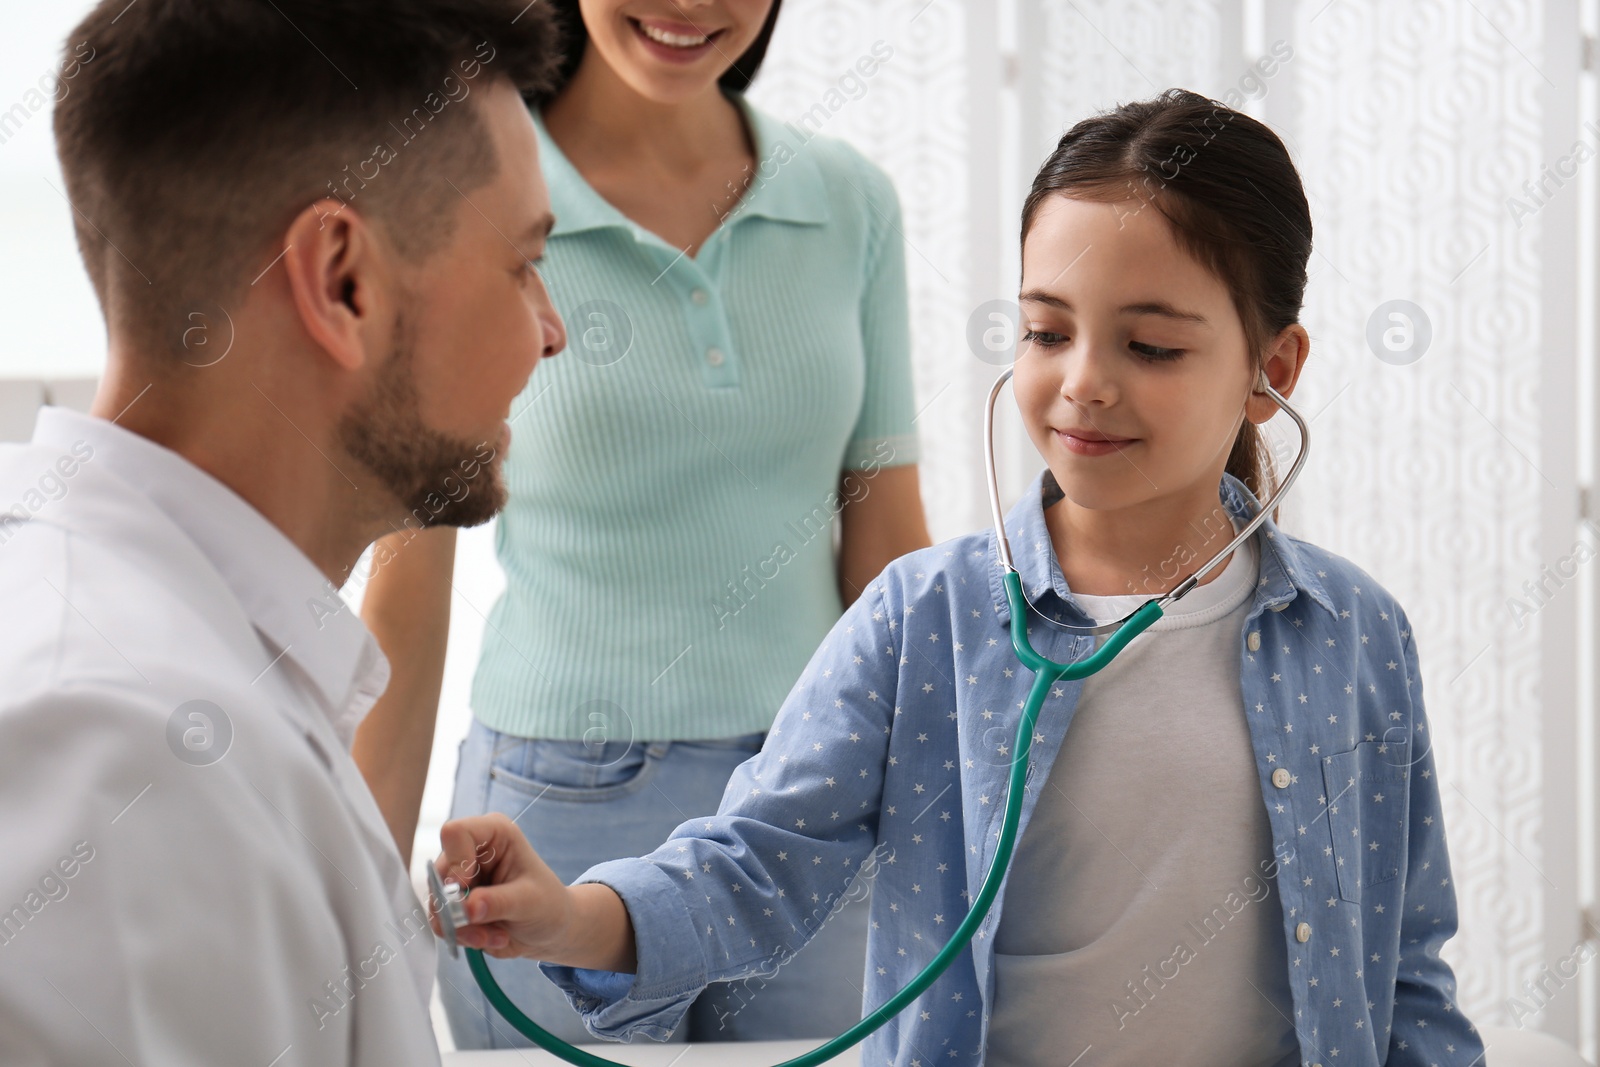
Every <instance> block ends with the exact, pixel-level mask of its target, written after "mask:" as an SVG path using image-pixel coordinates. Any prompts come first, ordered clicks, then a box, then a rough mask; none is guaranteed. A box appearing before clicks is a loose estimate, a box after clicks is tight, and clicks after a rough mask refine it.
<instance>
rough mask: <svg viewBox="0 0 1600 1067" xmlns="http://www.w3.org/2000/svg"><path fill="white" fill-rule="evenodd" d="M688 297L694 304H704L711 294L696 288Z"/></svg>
mask: <svg viewBox="0 0 1600 1067" xmlns="http://www.w3.org/2000/svg"><path fill="white" fill-rule="evenodd" d="M689 299H690V300H693V301H694V302H695V303H696V304H700V305H702V306H704V304H705V302H706V301H707V300H710V299H711V296H710V294H709V293H707V292H706V291H705V290H704V289H696V290H695V291H694V292H692V293H690V294H689Z"/></svg>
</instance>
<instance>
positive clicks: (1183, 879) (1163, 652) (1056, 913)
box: [985, 523, 1299, 1067]
mask: <svg viewBox="0 0 1600 1067" xmlns="http://www.w3.org/2000/svg"><path fill="white" fill-rule="evenodd" d="M1235 528H1236V529H1237V528H1239V524H1237V523H1235ZM1254 541H1255V539H1254V538H1252V539H1251V540H1250V541H1247V542H1245V544H1244V545H1243V546H1241V547H1240V549H1238V550H1236V551H1235V552H1234V553H1233V556H1232V558H1231V559H1230V560H1229V562H1228V563H1227V565H1226V566H1225V567H1224V568H1223V570H1222V573H1221V574H1220V575H1218V576H1217V577H1215V578H1213V579H1212V580H1211V581H1209V582H1207V583H1205V584H1204V585H1200V586H1197V587H1196V588H1195V589H1194V590H1192V591H1191V592H1190V593H1189V594H1188V595H1187V596H1185V597H1184V598H1183V599H1182V600H1180V601H1178V602H1177V603H1176V604H1175V605H1173V606H1172V608H1171V609H1170V610H1169V611H1168V612H1167V613H1166V614H1165V615H1164V616H1163V617H1162V618H1161V619H1160V620H1158V621H1157V622H1156V623H1155V624H1154V625H1152V626H1151V627H1150V629H1149V630H1147V631H1146V632H1145V633H1142V634H1140V635H1139V636H1138V637H1136V638H1134V640H1133V641H1131V642H1130V643H1129V644H1128V647H1126V648H1125V649H1123V650H1122V652H1121V653H1120V654H1119V655H1118V656H1117V658H1116V659H1115V660H1113V661H1112V662H1111V663H1110V664H1109V665H1107V667H1106V668H1105V669H1103V670H1102V671H1100V672H1099V673H1097V674H1095V675H1092V676H1090V677H1089V678H1087V679H1085V681H1084V687H1083V692H1082V695H1081V696H1080V698H1079V700H1078V704H1077V709H1076V711H1075V713H1074V717H1073V721H1072V724H1071V726H1070V727H1069V728H1068V730H1067V734H1066V738H1065V740H1064V741H1063V742H1062V747H1061V752H1060V754H1059V755H1058V756H1057V758H1056V761H1055V763H1054V765H1053V766H1052V767H1051V770H1050V773H1049V775H1048V777H1047V778H1046V780H1045V781H1044V782H1043V783H1042V784H1041V786H1040V795H1039V800H1038V804H1037V806H1036V808H1035V809H1034V811H1033V813H1032V816H1031V818H1030V820H1029V822H1028V824H1027V825H1026V826H1025V827H1024V828H1023V832H1022V837H1021V839H1020V841H1019V843H1018V847H1017V855H1016V858H1015V860H1013V862H1012V867H1011V874H1010V879H1009V881H1008V883H1007V886H1006V890H1005V907H1004V910H1003V912H1002V915H1001V920H1000V926H999V929H998V930H997V932H996V942H995V1003H994V1008H993V1013H992V1020H991V1025H990V1029H989V1046H988V1054H987V1057H986V1059H985V1062H986V1063H987V1064H988V1065H989V1067H1022V1065H1036V1064H1041V1063H1055V1064H1061V1065H1063V1067H1065V1065H1067V1064H1072V1065H1073V1067H1148V1065H1150V1064H1154V1063H1165V1064H1183V1065H1185V1067H1277V1065H1279V1064H1285V1065H1287V1064H1294V1063H1297V1062H1298V1059H1299V1057H1298V1046H1297V1043H1296V1041H1295V1037H1294V1027H1293V1024H1292V1022H1291V1020H1292V1018H1293V1015H1294V1009H1293V1007H1292V1005H1291V1002H1290V995H1289V986H1288V977H1289V976H1288V973H1287V965H1286V959H1287V955H1288V953H1287V951H1286V948H1285V942H1284V933H1283V915H1282V909H1281V907H1280V905H1279V901H1278V892H1277V886H1276V884H1275V883H1274V882H1272V881H1271V880H1270V879H1269V878H1268V877H1267V874H1268V873H1271V871H1272V868H1271V861H1272V835H1271V831H1270V828H1269V826H1268V823H1267V815H1266V810H1265V807H1264V806H1263V802H1262V791H1261V785H1260V778H1259V773H1258V770H1257V763H1256V756H1255V753H1254V751H1253V749H1252V745H1251V739H1250V732H1249V729H1248V727H1247V725H1246V723H1245V711H1244V707H1243V701H1242V699H1241V697H1240V690H1239V656H1240V651H1239V647H1240V642H1241V640H1242V635H1241V631H1242V629H1243V626H1244V621H1245V618H1246V616H1247V615H1248V614H1249V611H1250V605H1251V603H1252V599H1251V593H1252V591H1253V589H1254V587H1255V583H1256V578H1257V573H1258V570H1259V566H1258V556H1257V546H1256V545H1255V543H1254ZM1074 596H1075V597H1076V599H1077V600H1078V602H1079V603H1080V604H1081V605H1082V607H1083V609H1084V611H1085V612H1087V613H1088V614H1089V615H1090V616H1091V617H1093V618H1094V619H1095V621H1096V622H1109V621H1114V620H1116V619H1119V618H1122V617H1123V616H1125V615H1127V614H1128V613H1129V612H1131V611H1132V610H1134V609H1135V608H1137V607H1138V606H1139V605H1140V604H1142V603H1143V602H1144V601H1145V600H1147V599H1148V596H1144V595H1138V596H1082V595H1078V594H1074ZM1101 640H1102V641H1103V640H1104V638H1102V639H1101Z"/></svg>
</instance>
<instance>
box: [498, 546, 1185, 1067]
mask: <svg viewBox="0 0 1600 1067" xmlns="http://www.w3.org/2000/svg"><path fill="white" fill-rule="evenodd" d="M1004 580H1005V587H1006V599H1007V601H1008V602H1009V603H1010V605H1011V644H1012V646H1013V647H1014V648H1015V649H1016V651H1017V658H1018V659H1020V660H1021V661H1022V663H1023V665H1024V666H1027V667H1029V668H1030V669H1032V670H1033V671H1034V672H1035V673H1034V678H1033V689H1032V690H1031V691H1030V692H1029V693H1028V699H1027V701H1026V703H1025V704H1024V706H1023V709H1022V721H1021V723H1020V724H1019V725H1018V726H1017V742H1016V749H1015V756H1014V757H1013V758H1012V760H1011V777H1010V783H1009V787H1008V789H1007V792H1006V806H1005V814H1004V816H1003V817H1002V820H1001V823H1000V842H999V844H998V845H997V846H996V848H995V853H994V858H993V859H991V860H990V861H989V872H988V873H987V874H985V875H984V877H983V885H982V886H980V887H979V889H978V895H977V896H976V897H975V898H973V901H972V907H971V908H969V909H968V911H967V914H966V917H965V918H963V919H962V920H961V923H960V924H959V925H958V926H957V927H956V928H955V930H954V931H953V932H952V933H951V934H950V940H949V941H947V942H946V943H945V946H944V947H943V948H942V949H940V950H939V953H938V955H936V956H934V957H933V959H932V960H931V961H929V963H928V965H927V966H926V967H924V968H923V969H922V970H921V972H919V973H918V974H917V976H916V977H915V978H913V979H911V981H910V982H909V983H907V985H906V986H905V988H904V989H902V990H900V992H898V993H896V994H895V995H894V996H892V997H890V998H889V999H888V1000H886V1001H884V1002H883V1003H882V1004H880V1005H879V1006H878V1007H877V1008H875V1009H873V1010H872V1011H871V1012H870V1013H869V1014H868V1015H867V1016H866V1018H864V1019H862V1020H861V1021H860V1022H858V1023H856V1024H855V1025H854V1026H852V1027H851V1028H850V1029H848V1030H846V1031H845V1032H844V1033H842V1034H840V1035H839V1036H838V1037H836V1038H834V1039H833V1040H832V1041H829V1042H827V1043H825V1044H823V1045H820V1046H818V1047H817V1048H814V1049H812V1050H811V1051H810V1052H806V1053H803V1054H801V1055H799V1056H796V1057H794V1058H793V1059H789V1060H785V1061H784V1062H783V1063H780V1064H778V1065H777V1067H818V1065H819V1064H824V1063H827V1062H828V1061H829V1060H831V1059H833V1058H834V1057H835V1056H838V1055H840V1054H842V1053H844V1052H847V1051H849V1050H850V1049H851V1048H853V1047H854V1046H856V1045H858V1044H860V1043H861V1041H862V1040H864V1039H865V1038H866V1036H867V1035H868V1034H870V1033H872V1032H873V1031H874V1030H876V1029H878V1028H879V1027H880V1026H882V1025H883V1024H884V1023H886V1022H888V1021H889V1020H890V1019H892V1018H894V1017H895V1016H896V1015H898V1014H900V1012H901V1011H903V1010H904V1009H905V1008H906V1007H907V1006H908V1005H910V1004H911V1002H912V1001H914V1000H916V999H917V998H918V997H920V996H921V995H922V994H923V993H924V992H926V991H927V989H928V987H929V986H931V985H933V983H934V982H936V981H938V980H939V976H940V975H942V974H944V972H945V971H946V970H948V969H949V967H950V965H951V964H952V963H954V962H955V960H956V957H957V956H959V955H961V953H962V952H963V951H965V950H966V947H967V942H969V941H971V940H972V938H973V936H974V935H975V934H976V933H977V932H978V927H979V925H981V924H982V923H983V920H984V918H985V917H986V916H987V915H988V914H989V907H990V905H992V904H993V903H994V898H995V896H996V895H998V894H999V892H1000V883H1001V882H1003V881H1005V876H1006V869H1007V868H1008V867H1009V866H1010V865H1011V854H1012V852H1013V851H1015V849H1016V845H1017V824H1018V822H1020V821H1021V818H1022V794H1023V785H1024V781H1025V779H1026V777H1027V773H1028V754H1029V750H1030V749H1031V748H1032V746H1033V728H1034V724H1035V723H1036V722H1037V721H1038V719H1039V710H1040V709H1041V708H1042V707H1043V706H1044V701H1045V697H1047V696H1048V695H1049V693H1050V687H1051V686H1052V685H1054V684H1055V683H1056V682H1058V681H1060V680H1061V679H1063V678H1065V679H1067V680H1069V681H1071V680H1074V679H1078V678H1086V677H1088V676H1089V675H1091V674H1093V673H1094V672H1095V671H1098V670H1099V669H1100V668H1102V667H1104V666H1105V665H1106V664H1107V663H1110V662H1111V660H1112V658H1113V657H1115V656H1116V654H1117V653H1118V652H1120V651H1121V650H1122V648H1123V646H1124V645H1126V644H1127V643H1128V642H1129V641H1132V640H1133V639H1134V638H1135V637H1137V636H1138V635H1139V634H1141V633H1143V632H1144V630H1145V628H1146V627H1148V626H1149V625H1150V624H1151V623H1153V622H1155V621H1156V620H1157V619H1159V618H1160V617H1161V606H1160V604H1158V603H1157V602H1156V601H1154V600H1152V601H1150V602H1149V603H1147V604H1145V605H1144V606H1143V607H1141V608H1140V609H1139V610H1138V611H1137V612H1135V613H1134V615H1133V616H1132V617H1131V618H1130V619H1128V620H1127V621H1126V622H1125V623H1123V624H1122V626H1121V627H1120V628H1118V630H1117V632H1116V633H1115V634H1113V635H1112V636H1111V637H1110V639H1108V640H1107V641H1106V643H1105V644H1104V645H1102V646H1101V647H1100V648H1099V649H1098V650H1097V651H1096V652H1095V653H1094V654H1093V655H1091V656H1089V657H1087V658H1085V659H1082V660H1079V661H1078V662H1077V663H1056V662H1055V661H1054V660H1049V659H1046V658H1045V657H1043V656H1041V655H1039V654H1038V653H1037V652H1035V651H1034V650H1033V645H1032V643H1030V642H1029V640H1028V617H1027V614H1026V613H1025V611H1024V608H1023V598H1022V579H1021V577H1020V576H1019V575H1018V574H1017V572H1016V571H1009V572H1007V574H1006V575H1005V579H1004ZM467 966H468V967H470V968H471V969H472V976H473V977H474V978H476V979H477V980H478V985H479V986H480V987H482V989H483V992H484V995H485V996H487V997H488V998H489V1003H490V1004H493V1005H494V1008H495V1010H496V1011H498V1012H499V1013H500V1014H501V1015H502V1016H504V1017H505V1019H506V1021H507V1022H509V1023H510V1024H511V1025H512V1026H513V1027H515V1028H516V1029H517V1031H518V1032H519V1033H521V1034H522V1035H523V1036H524V1037H527V1038H528V1039H530V1040H532V1041H533V1042H534V1043H535V1044H537V1045H538V1046H539V1047H540V1048H543V1049H545V1050H546V1051H548V1052H553V1053H555V1054H556V1055H557V1056H560V1057H561V1058H562V1059H564V1060H566V1061H567V1062H568V1063H574V1064H577V1065H578V1067H618V1065H617V1063H616V1061H615V1060H608V1059H606V1058H605V1057H603V1056H596V1055H595V1054H594V1053H592V1052H586V1051H584V1050H583V1049H581V1048H578V1047H577V1046H575V1045H569V1044H567V1043H566V1042H565V1041H563V1040H561V1039H560V1038H559V1037H556V1036H555V1035H554V1034H551V1033H549V1032H548V1031H546V1030H545V1029H543V1028H542V1027H540V1026H539V1024H538V1023H536V1022H534V1021H533V1020H532V1019H530V1018H528V1017H527V1016H526V1015H524V1014H523V1013H522V1010H521V1009H520V1008H518V1007H517V1006H516V1005H515V1004H513V1003H512V1002H511V998H509V997H508V996H506V994H505V991H504V990H503V989H501V988H500V984H499V983H498V982H496V981H495V980H494V975H492V974H490V973H489V964H488V962H487V961H485V960H484V958H483V953H482V952H480V951H478V950H477V949H475V948H469V949H467Z"/></svg>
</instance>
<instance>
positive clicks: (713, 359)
mask: <svg viewBox="0 0 1600 1067" xmlns="http://www.w3.org/2000/svg"><path fill="white" fill-rule="evenodd" d="M723 359H724V356H723V355H722V349H720V348H708V349H706V362H707V363H709V364H711V365H712V366H713V367H720V366H722V361H723Z"/></svg>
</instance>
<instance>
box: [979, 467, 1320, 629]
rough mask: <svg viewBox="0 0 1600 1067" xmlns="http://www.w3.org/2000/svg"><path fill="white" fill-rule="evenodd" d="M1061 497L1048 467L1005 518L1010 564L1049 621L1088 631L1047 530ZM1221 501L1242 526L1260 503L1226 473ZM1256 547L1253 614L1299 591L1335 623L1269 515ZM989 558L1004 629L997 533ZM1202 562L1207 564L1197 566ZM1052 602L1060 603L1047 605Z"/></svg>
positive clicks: (1301, 558) (1006, 614)
mask: <svg viewBox="0 0 1600 1067" xmlns="http://www.w3.org/2000/svg"><path fill="white" fill-rule="evenodd" d="M1061 497H1062V492H1061V487H1060V486H1059V485H1058V484H1057V483H1056V480H1055V475H1054V474H1052V473H1051V472H1050V469H1049V468H1048V467H1046V468H1045V469H1044V470H1043V471H1042V472H1040V474H1039V476H1038V477H1037V478H1035V479H1034V480H1033V483H1032V484H1031V485H1030V486H1029V487H1028V490H1027V492H1025V493H1023V494H1022V499H1021V500H1019V501H1017V503H1016V504H1015V505H1014V506H1013V507H1012V509H1011V511H1010V513H1009V514H1008V515H1007V516H1006V531H1007V540H1009V541H1010V543H1011V557H1012V562H1013V563H1014V564H1015V565H1016V568H1017V574H1018V575H1019V576H1020V577H1021V578H1022V594H1023V596H1024V597H1026V598H1027V599H1028V601H1029V603H1031V604H1033V605H1034V606H1035V607H1037V608H1038V609H1039V611H1040V614H1041V615H1044V616H1045V617H1060V616H1061V615H1063V614H1065V615H1066V616H1067V621H1070V622H1072V623H1074V624H1075V625H1080V626H1088V625H1092V624H1093V621H1092V620H1091V619H1090V618H1089V616H1088V615H1087V614H1085V613H1084V611H1083V609H1082V608H1081V607H1080V606H1079V605H1078V602H1077V600H1076V599H1074V597H1073V595H1072V591H1071V590H1070V589H1068V588H1067V579H1066V577H1065V576H1064V575H1063V574H1062V573H1061V564H1060V561H1059V560H1057V559H1056V553H1055V546H1054V544H1053V543H1052V542H1051V540H1050V530H1049V527H1048V526H1046V525H1045V518H1044V512H1045V509H1046V508H1048V507H1049V506H1050V505H1052V504H1054V503H1055V502H1056V501H1058V500H1060V499H1061ZM1218 499H1219V500H1220V502H1221V503H1222V506H1223V507H1224V508H1226V509H1227V511H1228V513H1229V514H1230V515H1232V516H1233V517H1234V518H1235V519H1236V520H1239V522H1240V523H1241V524H1243V523H1245V522H1248V521H1249V520H1250V519H1251V517H1252V516H1254V515H1255V514H1256V512H1257V510H1259V508H1260V503H1259V501H1257V500H1256V498H1255V496H1254V494H1252V493H1251V492H1250V490H1249V489H1248V488H1246V487H1245V484H1244V483H1243V482H1241V481H1240V480H1239V479H1238V478H1235V477H1234V476H1233V475H1231V474H1228V473H1226V472H1224V473H1223V475H1222V482H1221V484H1220V486H1219V488H1218ZM1256 544H1257V545H1258V546H1260V547H1261V549H1262V551H1261V553H1260V556H1261V573H1260V576H1259V578H1258V579H1257V582H1256V593H1255V604H1254V607H1253V611H1259V610H1261V609H1262V608H1270V609H1273V610H1280V611H1281V610H1282V606H1283V605H1287V604H1288V603H1289V601H1291V600H1293V599H1294V598H1295V596H1296V595H1297V593H1298V592H1299V591H1303V592H1305V593H1306V594H1308V595H1309V596H1310V597H1311V599H1312V600H1313V601H1315V602H1316V603H1318V604H1320V605H1322V607H1323V608H1324V609H1325V610H1326V611H1327V612H1328V613H1329V614H1330V615H1333V616H1334V617H1335V618H1337V617H1338V611H1337V609H1335V608H1334V606H1333V601H1332V599H1331V598H1330V597H1329V596H1328V593H1327V590H1326V589H1324V588H1323V586H1322V582H1321V581H1320V580H1319V578H1318V576H1317V574H1316V571H1315V568H1314V567H1313V566H1311V565H1310V564H1309V562H1308V561H1307V560H1306V558H1305V553H1304V550H1303V549H1302V548H1301V547H1300V545H1299V544H1298V543H1297V542H1296V541H1295V540H1294V539H1293V538H1291V537H1289V536H1287V535H1286V534H1284V533H1283V531H1282V530H1281V529H1279V527H1278V525H1277V524H1276V523H1274V522H1273V521H1272V518H1271V517H1270V516H1269V517H1268V518H1267V520H1266V521H1265V522H1263V523H1262V524H1261V525H1260V527H1258V528H1257V530H1256ZM988 554H989V558H990V560H991V561H992V562H993V567H992V569H991V571H990V578H989V584H990V589H991V591H992V593H993V595H994V610H995V613H996V614H997V615H998V616H999V618H1000V621H1001V623H1002V624H1005V625H1009V624H1010V621H1011V605H1010V603H1009V602H1008V601H1007V600H1006V590H1005V581H1004V577H1005V568H1004V566H1003V565H1002V564H1001V562H1000V543H999V541H998V539H997V538H996V537H995V534H994V531H992V530H991V531H990V532H989V544H988ZM1198 562H1203V561H1197V565H1198ZM1051 597H1054V598H1055V599H1056V601H1057V602H1059V606H1058V604H1057V603H1049V604H1047V603H1046V601H1047V600H1049V598H1051Z"/></svg>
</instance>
